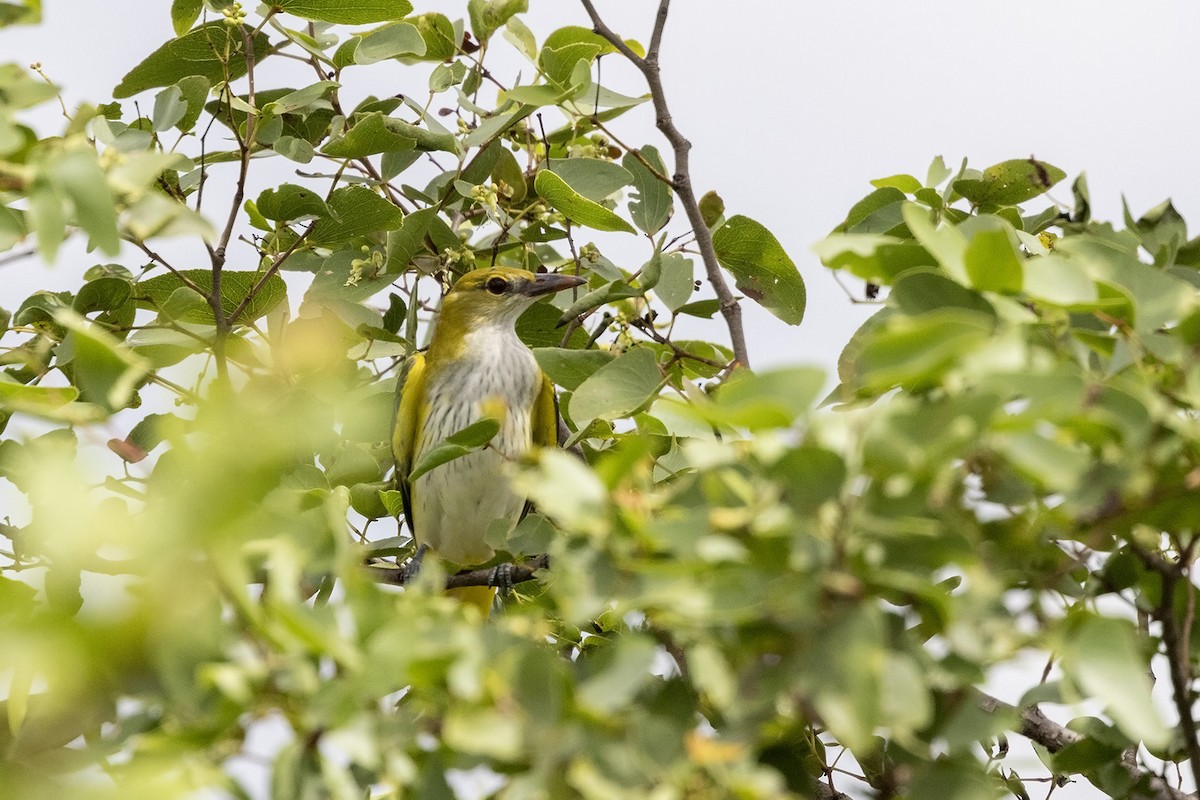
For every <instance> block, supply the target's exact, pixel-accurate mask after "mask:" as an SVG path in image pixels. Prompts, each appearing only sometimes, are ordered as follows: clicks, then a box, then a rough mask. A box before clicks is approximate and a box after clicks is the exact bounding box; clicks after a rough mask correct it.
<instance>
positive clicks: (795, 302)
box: [713, 215, 805, 325]
mask: <svg viewBox="0 0 1200 800" xmlns="http://www.w3.org/2000/svg"><path fill="white" fill-rule="evenodd" d="M713 248H714V249H715V250H716V251H717V260H718V261H720V262H721V266H722V267H724V268H725V269H727V270H729V272H730V273H731V274H732V275H733V276H734V279H735V280H736V282H737V288H738V290H739V291H741V292H743V293H745V294H746V296H747V297H749V298H750V299H752V300H754V301H755V302H757V303H759V304H760V305H762V306H763V307H764V308H766V309H767V310H768V311H770V312H771V313H772V314H774V315H775V316H776V317H778V318H779V319H781V320H783V321H784V322H786V323H788V324H789V325H799V324H800V321H801V320H802V319H804V304H805V290H804V279H803V278H801V277H800V273H799V271H797V269H796V265H795V264H794V263H793V262H792V260H791V259H790V258H788V255H787V253H785V252H784V250H783V247H782V246H781V245H780V244H779V240H777V239H776V238H775V237H774V236H773V235H772V234H771V232H770V231H768V230H767V229H766V228H764V227H763V226H762V225H760V224H759V223H757V222H755V221H754V220H752V219H750V218H749V217H743V216H740V215H739V216H735V217H731V218H730V219H729V220H728V221H727V222H726V223H725V224H724V225H722V226H721V227H720V228H718V229H717V231H716V233H714V234H713Z"/></svg>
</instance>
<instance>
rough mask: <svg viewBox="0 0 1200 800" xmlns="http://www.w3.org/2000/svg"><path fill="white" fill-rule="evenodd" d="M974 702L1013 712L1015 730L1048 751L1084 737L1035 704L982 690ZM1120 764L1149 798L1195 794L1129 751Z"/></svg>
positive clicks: (1181, 798)
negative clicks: (1013, 702)
mask: <svg viewBox="0 0 1200 800" xmlns="http://www.w3.org/2000/svg"><path fill="white" fill-rule="evenodd" d="M978 702H979V707H980V708H982V709H983V710H984V711H986V712H987V713H989V714H997V713H1002V712H1004V713H1011V714H1017V716H1018V718H1019V719H1020V721H1021V727H1020V730H1019V731H1018V733H1020V734H1021V735H1022V736H1024V737H1025V738H1026V739H1029V740H1031V741H1034V742H1037V743H1038V744H1040V745H1041V746H1042V747H1045V748H1046V749H1047V750H1049V751H1050V752H1051V753H1057V752H1058V751H1059V750H1062V749H1063V748H1064V747H1066V746H1067V745H1069V744H1074V743H1075V742H1078V741H1080V740H1082V739H1083V738H1084V737H1083V736H1082V735H1081V734H1078V733H1076V732H1075V731H1073V730H1070V729H1069V728H1064V727H1063V726H1062V725H1059V724H1058V723H1057V722H1055V721H1054V720H1052V719H1050V718H1049V717H1047V716H1046V715H1045V714H1043V713H1042V711H1041V709H1039V708H1038V707H1037V706H1029V707H1028V708H1022V709H1020V710H1018V709H1017V707H1016V706H1012V705H1009V704H1008V703H1005V702H1004V701H1002V700H997V699H996V698H995V697H992V696H991V695H989V694H984V693H983V692H980V693H979V700H978ZM1121 765H1122V766H1123V767H1124V768H1125V770H1126V772H1128V773H1129V777H1131V778H1132V779H1133V780H1134V781H1135V782H1142V781H1144V782H1145V785H1146V787H1147V788H1149V790H1150V791H1151V792H1153V794H1152V795H1149V797H1152V798H1153V800H1195V798H1196V796H1195V795H1191V794H1186V793H1184V792H1182V791H1180V790H1179V789H1176V788H1175V787H1174V786H1171V785H1170V784H1169V783H1167V782H1166V781H1165V780H1163V779H1162V778H1160V777H1159V776H1158V775H1155V774H1154V773H1153V772H1150V771H1148V770H1145V769H1142V768H1141V767H1139V766H1138V765H1137V762H1136V761H1135V760H1134V758H1133V755H1132V753H1130V754H1129V756H1128V757H1127V758H1122V759H1121Z"/></svg>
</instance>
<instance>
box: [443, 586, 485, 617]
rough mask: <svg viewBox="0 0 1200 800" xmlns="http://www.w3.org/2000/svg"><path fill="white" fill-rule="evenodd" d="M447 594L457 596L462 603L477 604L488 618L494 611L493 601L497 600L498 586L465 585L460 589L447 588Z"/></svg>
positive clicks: (480, 611)
mask: <svg viewBox="0 0 1200 800" xmlns="http://www.w3.org/2000/svg"><path fill="white" fill-rule="evenodd" d="M446 594H448V595H450V596H451V597H454V598H457V599H458V601H459V602H460V603H463V604H465V605H468V606H475V607H476V608H478V609H479V613H480V614H482V615H483V616H484V618H485V619H486V618H487V617H488V615H489V614H491V612H492V603H493V602H495V600H496V587H495V586H463V587H461V588H458V589H447V590H446Z"/></svg>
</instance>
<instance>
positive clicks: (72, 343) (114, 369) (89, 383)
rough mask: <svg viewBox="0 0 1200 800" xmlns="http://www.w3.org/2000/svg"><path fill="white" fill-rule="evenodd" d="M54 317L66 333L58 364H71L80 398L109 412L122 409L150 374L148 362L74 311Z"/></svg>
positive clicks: (61, 312)
mask: <svg viewBox="0 0 1200 800" xmlns="http://www.w3.org/2000/svg"><path fill="white" fill-rule="evenodd" d="M55 316H56V319H57V321H58V323H59V324H60V325H62V326H63V327H64V328H65V329H66V330H67V336H66V338H65V339H63V341H62V343H61V344H60V345H59V346H58V350H57V357H58V363H59V364H60V365H61V364H70V372H71V377H72V383H73V384H74V385H75V386H76V388H78V389H79V399H80V400H83V401H85V402H90V403H95V404H96V405H98V406H101V407H102V408H104V409H106V410H108V411H110V412H113V411H118V410H120V409H122V408H124V407H125V406H126V405H127V404H128V403H129V401H130V399H131V398H132V397H133V393H134V391H135V390H136V389H137V387H138V385H139V384H140V383H141V382H142V380H143V378H145V376H146V374H147V373H148V372H149V371H150V365H149V363H148V362H146V361H145V359H143V358H141V357H139V356H137V355H135V354H134V353H133V351H131V350H130V349H129V348H128V347H126V346H124V345H123V344H121V343H120V342H119V341H117V340H116V339H115V338H113V337H112V336H111V335H109V334H108V333H106V332H105V331H104V330H103V329H101V328H100V327H99V326H96V325H93V324H92V323H90V322H88V321H87V320H85V319H84V318H83V317H81V316H79V315H78V314H76V313H75V312H73V311H60V312H59V313H58V314H57V315H55Z"/></svg>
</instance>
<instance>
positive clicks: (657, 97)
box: [580, 0, 750, 366]
mask: <svg viewBox="0 0 1200 800" xmlns="http://www.w3.org/2000/svg"><path fill="white" fill-rule="evenodd" d="M580 2H581V3H582V4H583V7H584V10H586V11H587V14H588V16H589V17H591V20H592V29H593V30H594V31H595V32H596V34H597V35H599V36H601V37H603V38H604V39H605V40H606V41H607V42H609V43H610V44H611V45H612V46H613V47H615V48H616V49H617V51H618V52H620V53H621V54H622V55H624V56H625V57H626V58H627V59H629V61H630V62H631V63H632V64H633V65H634V66H635V67H637V68H638V70H639V71H641V73H642V75H643V76H644V77H645V79H646V84H647V86H648V87H649V89H650V97H651V100H652V101H653V102H654V113H655V122H656V124H657V125H658V129H659V130H660V131H662V134H663V136H665V137H666V138H667V141H668V142H669V143H670V145H671V149H672V150H674V151H675V175H674V176H673V178H672V179H671V185H672V186H673V187H674V189H675V194H676V195H677V196H678V197H679V202H680V204H682V205H683V210H684V211H685V212H686V213H687V217H688V222H689V223H690V224H691V226H692V232H693V233H694V234H695V235H696V245H697V246H698V247H699V248H700V256H701V258H702V259H703V260H704V270H705V272H706V273H707V275H708V282H709V283H710V284H712V287H713V291H714V292H715V293H716V295H717V301H718V302H719V303H720V307H721V315H722V316H723V317H724V318H725V325H726V327H727V328H728V329H729V340H730V344H731V345H732V347H733V358H734V361H736V362H737V363H738V364H741V365H742V366H750V356H749V354H748V352H747V350H746V335H745V333H744V331H743V329H742V307H741V305H740V304H739V303H738V299H737V298H736V297H735V296H734V295H733V292H731V291H730V290H729V285H728V284H727V283H726V282H725V277H724V275H723V274H722V272H721V265H720V263H719V262H718V261H717V252H716V250H715V249H714V248H713V242H712V233H711V232H710V231H709V230H708V226H707V225H706V224H704V216H703V215H702V214H701V213H700V204H699V203H698V202H697V200H696V193H695V192H694V191H693V189H692V175H691V166H690V163H689V160H688V153H689V151H690V150H691V148H692V143H691V142H689V141H688V140H687V139H686V138H685V137H684V135H683V134H682V133H680V132H679V129H678V128H677V127H675V122H674V120H673V119H672V117H671V112H670V110H669V109H668V108H667V95H666V92H665V91H664V90H663V84H662V75H661V73H660V71H659V67H658V55H659V50H660V49H661V47H662V35H663V30H664V28H665V27H666V24H667V13H668V9H669V7H670V4H671V0H660V2H659V4H658V15H657V16H656V18H655V21H654V32H653V34H651V37H650V49H649V50H647V51H646V57H645V58H642V57H641V56H639V55H638V54H637V53H635V52H633V50H631V49H630V48H629V45H627V44H625V42H624V41H622V40H621V37H620V36H618V35H617V34H616V33H614V32H613V30H612V29H611V28H609V27H608V25H606V24H605V23H604V20H602V19H601V18H600V15H599V13H597V11H596V7H595V5H593V4H592V0H580Z"/></svg>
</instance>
